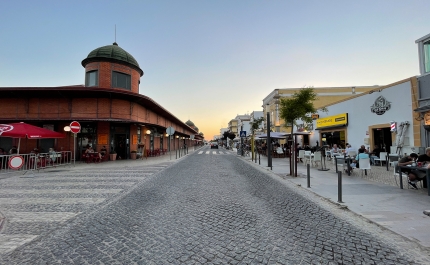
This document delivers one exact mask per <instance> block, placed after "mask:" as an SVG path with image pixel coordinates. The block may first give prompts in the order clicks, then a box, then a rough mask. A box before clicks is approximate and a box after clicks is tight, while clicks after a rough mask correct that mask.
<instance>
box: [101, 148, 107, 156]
mask: <svg viewBox="0 0 430 265" xmlns="http://www.w3.org/2000/svg"><path fill="white" fill-rule="evenodd" d="M106 153H107V149H106V146H103V147H102V149H100V154H101V155H102V156H105V155H106Z"/></svg>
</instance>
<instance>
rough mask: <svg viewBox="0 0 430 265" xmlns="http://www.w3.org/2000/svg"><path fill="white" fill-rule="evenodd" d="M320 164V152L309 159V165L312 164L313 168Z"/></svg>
mask: <svg viewBox="0 0 430 265" xmlns="http://www.w3.org/2000/svg"><path fill="white" fill-rule="evenodd" d="M320 162H321V152H318V151H317V152H315V153H314V155H313V156H312V157H311V165H312V164H313V165H314V166H315V167H318V163H320Z"/></svg>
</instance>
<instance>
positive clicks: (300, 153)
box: [297, 150, 305, 162]
mask: <svg viewBox="0 0 430 265" xmlns="http://www.w3.org/2000/svg"><path fill="white" fill-rule="evenodd" d="M304 158H305V150H299V156H298V157H297V159H299V160H298V161H300V160H301V161H302V162H303V159H304Z"/></svg>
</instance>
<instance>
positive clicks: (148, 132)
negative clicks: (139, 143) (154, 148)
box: [143, 130, 151, 159]
mask: <svg viewBox="0 0 430 265" xmlns="http://www.w3.org/2000/svg"><path fill="white" fill-rule="evenodd" d="M150 134H151V130H146V132H145V147H144V148H143V149H144V151H145V157H146V159H148V152H147V151H146V135H150ZM149 141H151V139H149ZM150 148H151V147H150Z"/></svg>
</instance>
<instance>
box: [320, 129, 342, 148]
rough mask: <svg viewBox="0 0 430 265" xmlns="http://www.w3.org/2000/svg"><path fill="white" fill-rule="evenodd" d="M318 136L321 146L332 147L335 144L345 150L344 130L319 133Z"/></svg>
mask: <svg viewBox="0 0 430 265" xmlns="http://www.w3.org/2000/svg"><path fill="white" fill-rule="evenodd" d="M320 135H321V139H320V140H321V143H322V145H329V146H330V147H332V146H333V145H334V144H336V145H337V146H338V147H340V148H345V145H346V130H332V131H328V130H327V131H321V133H320Z"/></svg>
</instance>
